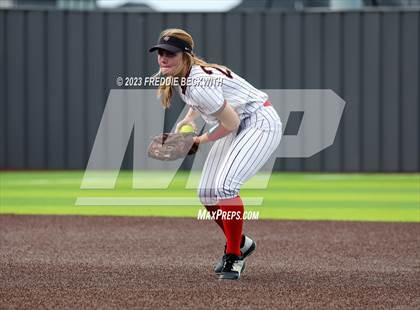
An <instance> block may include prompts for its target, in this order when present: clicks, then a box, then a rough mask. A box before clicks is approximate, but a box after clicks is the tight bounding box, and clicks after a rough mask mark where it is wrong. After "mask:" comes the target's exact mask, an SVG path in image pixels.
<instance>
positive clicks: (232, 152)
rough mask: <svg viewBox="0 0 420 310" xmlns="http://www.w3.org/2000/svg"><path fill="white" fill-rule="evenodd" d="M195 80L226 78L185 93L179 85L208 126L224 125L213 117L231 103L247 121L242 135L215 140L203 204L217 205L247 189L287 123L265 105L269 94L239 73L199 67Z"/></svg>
mask: <svg viewBox="0 0 420 310" xmlns="http://www.w3.org/2000/svg"><path fill="white" fill-rule="evenodd" d="M189 78H190V79H195V80H197V79H201V80H206V79H214V78H217V79H222V80H223V83H221V84H218V85H213V86H212V87H207V86H200V85H197V84H195V83H194V84H192V85H191V84H190V85H188V86H187V88H186V89H184V92H183V91H182V89H181V87H178V92H179V94H180V96H181V98H182V99H183V100H184V101H185V102H186V103H187V104H188V105H189V106H190V107H192V108H193V109H195V110H197V111H199V112H200V113H201V116H202V117H203V119H204V120H205V121H206V122H207V123H208V124H214V123H216V122H218V121H217V119H216V117H215V116H214V115H213V113H215V112H216V111H218V110H220V108H221V107H222V106H223V104H224V102H225V101H226V102H227V103H228V104H229V105H230V106H231V107H232V108H233V109H234V110H235V111H236V113H238V115H239V119H240V120H241V123H240V127H239V129H238V131H237V132H235V133H231V134H229V135H227V136H226V137H224V138H222V139H219V140H217V141H215V143H214V144H213V146H212V148H211V149H210V152H209V154H208V156H207V159H206V162H205V163H204V168H203V173H202V175H201V179H200V184H199V186H198V191H197V193H198V196H199V197H200V201H201V202H202V204H204V205H206V206H209V205H215V204H216V203H217V202H218V200H220V199H227V198H234V197H236V196H237V195H238V194H239V190H240V188H241V186H242V185H243V184H244V183H245V182H246V181H247V180H248V179H250V178H251V177H252V176H253V175H254V174H256V173H257V172H258V170H260V169H261V167H262V166H263V165H264V164H265V163H266V162H267V161H268V159H269V158H270V156H271V154H273V152H274V151H275V149H276V148H277V147H278V145H279V143H280V140H281V135H282V124H281V120H280V117H279V116H278V114H277V112H276V110H275V109H274V108H273V107H272V106H268V107H264V105H263V104H264V102H265V101H266V100H267V98H268V96H267V94H266V93H264V92H262V91H260V90H258V89H256V88H255V87H253V86H252V85H251V84H249V83H248V82H247V81H246V80H244V79H243V78H241V77H240V76H238V75H237V74H235V73H234V72H229V74H228V73H227V72H225V73H222V72H221V71H219V70H217V69H214V68H206V69H205V70H203V68H201V67H200V66H193V67H192V68H191V70H190V75H189ZM190 81H191V80H190ZM207 85H208V84H207Z"/></svg>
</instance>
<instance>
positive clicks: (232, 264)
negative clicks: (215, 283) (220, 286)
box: [219, 254, 245, 280]
mask: <svg viewBox="0 0 420 310" xmlns="http://www.w3.org/2000/svg"><path fill="white" fill-rule="evenodd" d="M225 256H226V257H225V260H224V263H223V268H222V271H221V272H220V275H219V280H239V278H240V277H241V273H242V272H243V271H244V269H245V261H244V260H243V257H239V256H236V255H235V254H226V255H225Z"/></svg>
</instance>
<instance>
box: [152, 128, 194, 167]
mask: <svg viewBox="0 0 420 310" xmlns="http://www.w3.org/2000/svg"><path fill="white" fill-rule="evenodd" d="M195 138H196V137H195V135H194V134H182V133H162V134H160V135H157V136H155V137H153V139H152V142H150V145H149V147H148V149H147V154H148V156H149V157H151V158H154V159H157V160H163V161H169V160H176V159H180V158H184V157H185V156H187V155H192V154H195V153H196V152H197V151H198V146H199V144H200V142H199V140H198V141H197V140H196V139H195Z"/></svg>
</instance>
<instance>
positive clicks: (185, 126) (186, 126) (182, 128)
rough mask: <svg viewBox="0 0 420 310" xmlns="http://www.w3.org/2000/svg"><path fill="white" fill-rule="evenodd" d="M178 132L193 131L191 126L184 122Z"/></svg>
mask: <svg viewBox="0 0 420 310" xmlns="http://www.w3.org/2000/svg"><path fill="white" fill-rule="evenodd" d="M179 132H180V133H194V128H193V126H191V125H189V124H186V125H183V126H182V127H181V128H180V129H179Z"/></svg>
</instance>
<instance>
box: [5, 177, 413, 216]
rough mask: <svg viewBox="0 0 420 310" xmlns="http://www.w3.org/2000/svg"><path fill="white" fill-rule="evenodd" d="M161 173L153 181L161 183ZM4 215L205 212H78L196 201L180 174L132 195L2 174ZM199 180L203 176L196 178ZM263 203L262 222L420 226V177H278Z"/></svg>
mask: <svg viewBox="0 0 420 310" xmlns="http://www.w3.org/2000/svg"><path fill="white" fill-rule="evenodd" d="M157 175H158V173H153V174H150V175H148V177H149V178H150V179H153V178H156V176H157ZM0 177H1V192H0V213H13V214H81V215H128V216H171V217H196V216H197V212H198V209H199V208H200V207H199V206H194V205H190V206H121V205H120V206H76V205H75V202H76V199H77V197H159V198H162V197H166V198H170V197H190V198H195V197H196V191H195V190H194V189H185V182H186V180H187V177H188V175H187V174H186V173H180V174H179V175H178V176H177V178H176V179H175V181H174V182H173V183H172V184H171V186H170V187H169V188H168V189H165V190H160V189H154V190H139V189H132V186H131V184H132V174H131V172H121V173H120V175H119V178H118V181H117V185H116V188H115V189H113V190H98V189H96V190H93V189H92V190H86V189H85V190H81V189H80V184H81V180H82V177H83V172H80V171H70V172H1V173H0ZM195 177H197V176H195ZM241 197H242V198H244V199H247V198H248V197H262V198H263V199H264V202H263V204H262V205H261V206H250V207H248V208H247V209H248V210H258V211H259V212H260V219H294V220H297V219H302V220H361V221H410V222H420V174H327V173H311V174H308V173H275V174H273V175H272V176H271V179H270V183H269V186H268V188H267V189H246V188H244V189H242V191H241Z"/></svg>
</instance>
